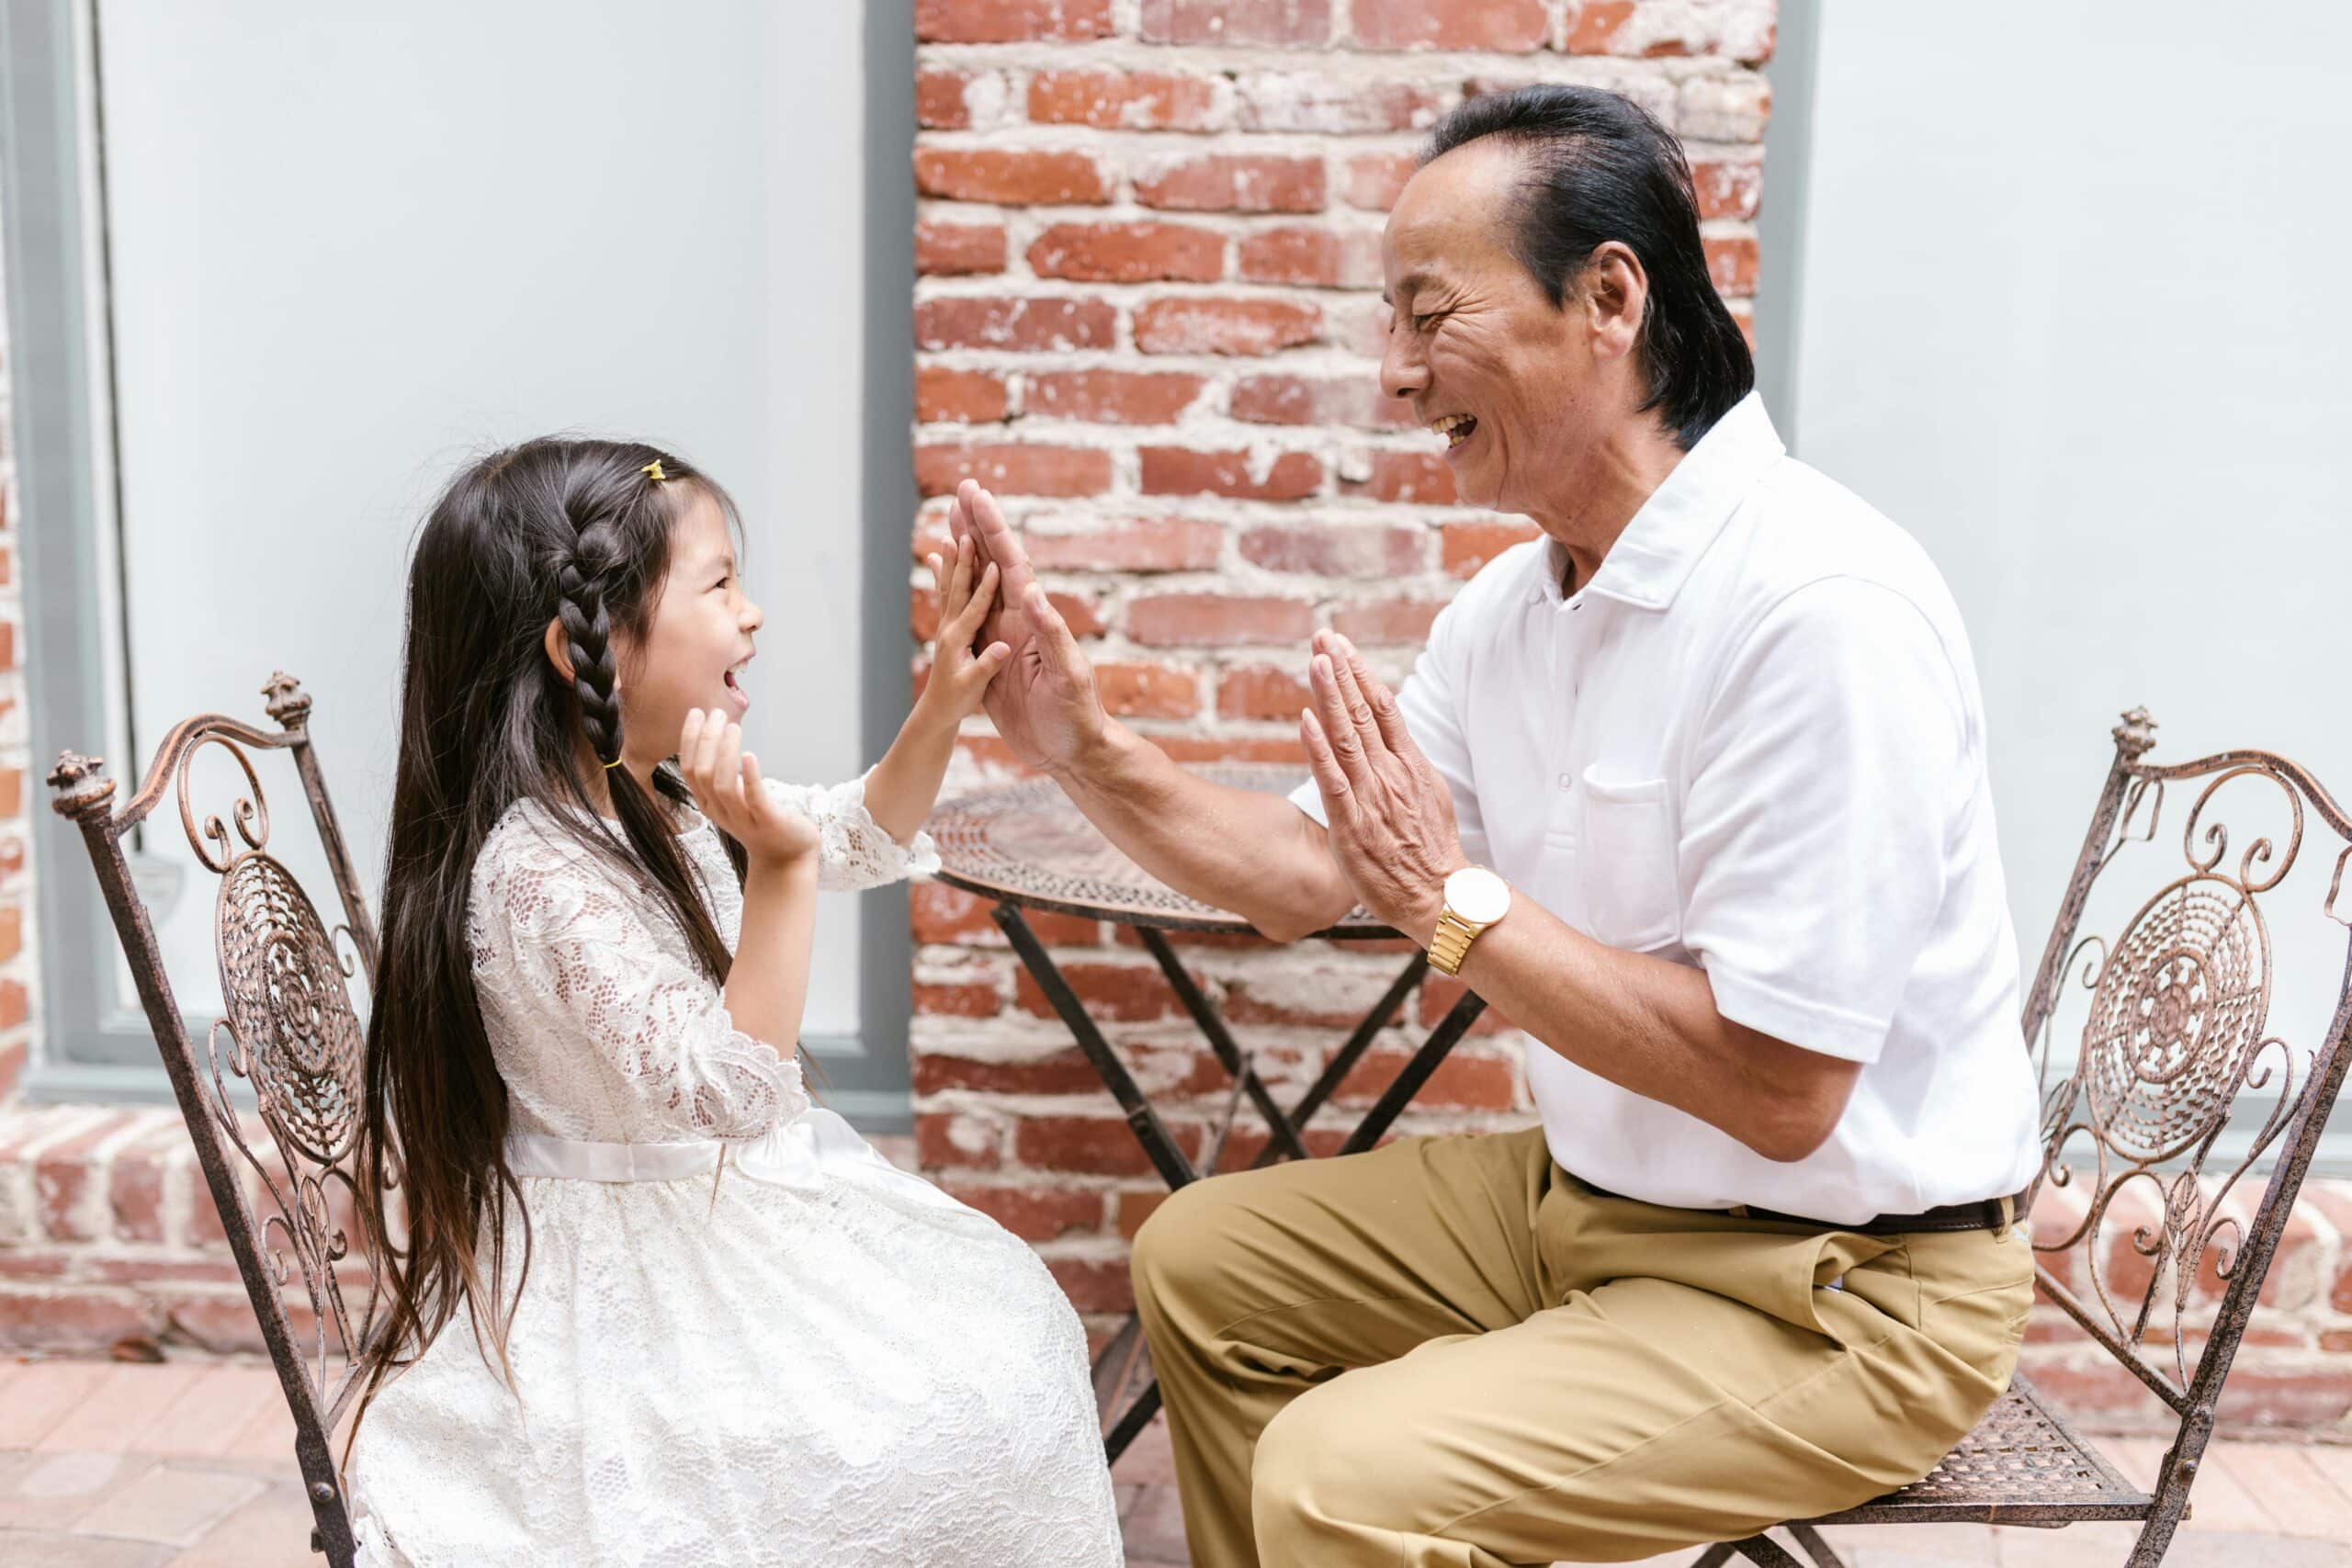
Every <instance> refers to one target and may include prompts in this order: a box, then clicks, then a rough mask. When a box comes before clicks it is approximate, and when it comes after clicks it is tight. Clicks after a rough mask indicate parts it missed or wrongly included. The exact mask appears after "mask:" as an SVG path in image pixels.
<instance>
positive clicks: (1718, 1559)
mask: <svg viewBox="0 0 2352 1568" xmlns="http://www.w3.org/2000/svg"><path fill="white" fill-rule="evenodd" d="M1730 1561H1731V1542H1729V1541H1727V1540H1719V1541H1717V1542H1716V1543H1715V1544H1714V1545H1713V1546H1711V1547H1709V1548H1707V1550H1706V1551H1703V1552H1702V1553H1701V1554H1700V1557H1699V1561H1698V1562H1693V1563H1692V1564H1691V1568H1723V1565H1724V1563H1726V1562H1730Z"/></svg>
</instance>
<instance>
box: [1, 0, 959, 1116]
mask: <svg viewBox="0 0 2352 1568" xmlns="http://www.w3.org/2000/svg"><path fill="white" fill-rule="evenodd" d="M96 3H97V0H0V238H5V246H6V252H5V254H6V269H7V299H6V308H7V321H8V339H7V347H8V354H9V359H10V372H11V374H10V380H11V383H12V385H13V391H14V397H13V407H12V409H11V410H10V418H11V426H12V427H11V431H10V435H11V440H12V451H13V453H14V457H15V465H16V470H17V496H18V503H19V512H20V514H19V516H18V518H17V549H18V555H19V558H20V560H21V563H22V565H21V571H22V581H24V582H25V583H27V584H28V592H26V593H25V595H24V633H25V645H26V646H25V660H26V665H27V685H28V691H27V697H28V703H27V706H28V716H27V717H28V730H29V735H30V743H31V750H32V756H33V758H34V760H35V764H36V765H35V767H34V768H33V769H32V772H33V773H34V774H35V775H36V779H35V781H34V782H35V784H36V787H35V788H33V789H30V790H28V798H27V800H26V815H27V818H28V824H27V826H28V836H29V839H30V845H31V860H32V863H33V865H34V866H35V868H36V874H35V876H34V879H33V888H32V900H31V901H32V909H31V911H30V914H31V919H32V922H33V931H34V943H33V945H34V946H35V947H36V949H37V951H38V964H39V983H40V1007H39V1015H38V1029H37V1043H36V1044H35V1047H34V1051H33V1059H32V1061H31V1062H30V1063H29V1064H28V1067H27V1071H26V1073H25V1076H24V1078H23V1080H22V1083H21V1085H20V1089H21V1092H22V1093H23V1095H24V1096H25V1098H26V1099H27V1100H32V1101H36V1102H57V1101H81V1102H93V1101H94V1102H103V1103H160V1102H164V1101H168V1100H170V1098H171V1089H170V1085H169V1083H168V1081H167V1080H166V1079H165V1077H164V1071H163V1066H162V1064H161V1062H160V1061H159V1060H158V1059H157V1057H156V1053H155V1043H154V1039H153V1035H152V1034H151V1033H150V1032H148V1028H147V1023H146V1020H145V1017H144V1015H143V1014H141V1012H140V1010H139V1009H138V1006H137V1003H136V1001H135V999H134V998H131V997H130V994H129V993H128V991H127V990H126V989H124V988H123V987H121V986H120V985H119V981H118V969H119V965H118V964H117V962H116V945H115V939H114V931H113V927H112V925H111V923H110V922H109V919H108V917H107V912H106V908H105V905H104V903H103V901H102V900H101V899H100V897H99V894H98V888H97V884H96V880H95V879H94V878H92V877H91V876H90V875H89V874H88V869H87V855H86V852H85V850H84V849H83V847H82V844H81V841H80V839H79V837H78V835H77V834H76V833H75V832H74V829H72V827H71V826H70V825H69V824H68V823H66V822H65V821H64V820H63V819H62V818H59V817H58V816H57V815H56V814H55V813H53V812H51V811H50V810H49V809H48V803H47V799H46V795H45V791H44V790H42V789H41V788H40V787H38V775H40V774H41V773H45V772H46V770H47V765H48V762H49V761H50V760H51V759H52V758H54V757H55V756H56V755H57V753H58V752H59V751H61V750H66V749H68V748H71V749H74V750H81V751H85V752H87V751H91V750H104V751H106V752H107V755H108V757H109V761H110V762H111V763H112V766H111V767H110V769H109V771H110V772H111V773H113V774H114V775H115V776H116V777H117V778H118V779H119V780H124V781H135V780H136V778H137V777H138V775H139V773H140V772H141V767H142V766H143V762H144V758H143V756H142V757H140V758H138V759H135V760H131V761H129V762H128V763H126V760H125V758H124V757H119V756H116V755H115V754H114V753H115V752H116V751H117V750H119V749H120V747H121V744H122V741H123V737H122V736H121V735H120V734H119V728H118V727H119V718H118V714H119V708H118V707H117V705H116V703H115V702H114V700H113V699H114V697H115V694H113V693H112V692H110V691H109V689H108V686H109V679H110V677H109V674H108V659H107V647H106V638H107V623H106V617H105V615H104V614H103V609H104V605H105V604H106V600H107V592H108V584H107V581H106V575H107V571H108V570H109V563H108V558H107V552H106V550H105V548H104V545H105V541H104V540H103V539H102V538H101V536H100V527H101V523H100V518H101V516H102V514H107V513H110V512H111V509H102V508H101V506H100V504H99V502H101V500H102V499H104V498H103V497H102V495H101V493H100V491H99V490H98V486H99V485H100V484H101V483H104V482H107V479H105V477H104V476H102V474H101V463H102V461H103V459H104V458H105V457H106V456H107V454H108V453H109V452H110V451H111V441H110V439H108V437H109V436H110V433H108V432H105V431H101V430H99V429H98V428H96V421H97V419H98V418H99V417H100V416H101V411H103V410H104V409H106V408H107V406H108V404H109V402H110V398H108V397H107V396H104V395H102V394H105V393H106V392H107V389H106V388H104V387H102V386H99V385H95V384H94V378H96V377H102V376H103V375H104V374H105V370H104V368H103V367H105V366H107V363H108V361H109V357H110V350H109V351H107V352H106V353H101V354H97V355H94V354H93V353H92V351H91V345H92V344H93V342H94V341H96V340H94V337H93V333H105V332H107V330H108V323H107V314H106V311H107V306H106V301H105V299H103V297H102V291H99V292H100V295H101V297H98V298H93V293H94V290H93V289H92V288H91V287H90V285H89V279H90V277H91V276H92V272H93V269H92V267H91V265H90V264H91V261H92V257H91V256H90V254H89V251H88V247H89V246H90V245H91V244H92V243H93V241H94V239H95V243H96V244H97V245H98V246H99V247H100V252H101V254H100V255H99V256H98V257H97V258H96V259H97V261H98V263H99V268H98V270H99V272H100V273H101V275H102V271H103V262H104V257H103V245H104V235H103V231H102V229H100V228H99V227H98V226H96V225H94V224H92V223H91V221H90V212H89V203H90V200H91V192H92V191H93V190H94V189H96V188H99V186H98V185H97V182H96V181H94V180H93V179H92V178H91V177H90V176H91V174H92V173H93V171H91V170H89V169H88V168H86V167H85V158H86V157H88V156H90V155H91V148H90V146H89V139H88V138H87V137H86V135H85V129H84V121H85V110H90V109H94V108H96V107H99V105H93V104H90V103H88V102H86V101H85V97H86V95H87V94H88V93H89V92H90V90H91V87H92V81H91V78H90V76H89V75H88V74H86V73H85V70H84V67H83V63H82V62H81V60H80V58H79V51H78V49H77V44H76V39H75V30H76V28H77V26H86V27H91V28H92V29H93V30H95V17H94V16H93V12H94V9H95V6H96ZM864 54H865V123H864V126H863V128H862V130H863V144H864V151H865V171H866V173H865V183H866V208H865V243H866V245H867V247H868V248H867V253H866V254H867V260H868V269H869V273H870V276H873V277H874V278H876V280H878V282H879V283H882V284H887V282H888V280H889V279H892V278H899V277H904V278H907V279H910V280H911V279H912V277H913V276H914V207H915V202H914V190H913V186H912V183H911V181H910V179H909V178H908V176H907V174H906V170H907V169H908V167H909V165H910V163H911V161H912V158H913V153H914V18H913V11H912V0H866V6H865V38H864ZM102 102H103V100H102V99H101V100H100V104H102ZM96 172H97V173H99V174H101V175H102V170H100V171H96ZM908 299H910V295H909V294H908V293H906V292H905V291H903V290H902V291H898V292H893V291H892V290H891V289H889V288H887V287H876V288H873V289H870V290H869V291H868V293H867V298H866V302H865V346H866V356H867V368H866V376H865V416H866V417H865V439H864V442H863V443H862V448H861V453H860V463H861V470H862V475H863V481H862V488H863V493H864V501H865V515H866V525H867V532H868V540H867V543H868V547H867V548H866V549H865V552H864V558H865V559H864V566H863V569H862V571H861V581H860V582H859V585H858V591H859V592H860V594H861V595H862V597H863V608H864V610H865V615H864V632H863V635H862V637H861V643H860V648H859V650H858V651H859V660H860V670H861V673H862V680H863V687H864V689H863V693H862V695H861V701H860V707H859V729H860V749H861V750H862V751H863V752H864V753H865V755H867V756H869V757H871V756H878V755H879V754H880V752H881V750H883V748H884V747H886V746H888V743H889V741H890V739H891V738H892V737H893V736H895V735H896V734H897V733H898V728H899V722H900V721H901V720H902V719H903V718H904V717H905V715H906V710H907V705H908V703H909V702H910V698H911V690H912V687H911V671H910V660H909V657H908V655H909V653H910V647H909V642H908V629H907V621H906V592H907V575H906V573H907V555H906V549H907V546H906V540H907V537H908V533H909V530H910V528H911V527H912V525H913V519H914V515H915V507H916V495H915V489H914V476H913V468H912V461H911V457H910V428H911V425H910V421H911V412H912V409H913V403H914V342H913V330H914V329H913V320H912V314H911V312H910V310H909V308H908ZM118 586H119V585H118ZM259 673H260V672H256V682H258V675H259ZM238 695H240V694H223V699H222V705H223V706H224V707H226V708H228V709H229V711H232V712H242V711H243V709H241V708H238V707H235V706H234V705H233V702H234V699H235V698H236V697H237V696H238ZM245 706H246V707H250V708H252V709H253V714H252V715H251V716H253V717H254V718H256V719H258V717H259V703H258V699H254V700H253V701H251V702H248V703H247V704H245ZM325 724H326V733H325V735H324V737H323V739H322V744H323V746H324V747H325V750H326V758H327V762H328V767H329V780H328V782H329V786H330V787H334V785H335V784H336V783H337V782H338V781H337V779H336V778H335V776H334V772H333V759H334V732H333V724H334V719H333V716H331V715H330V716H325ZM144 739H150V740H152V739H153V738H152V737H150V738H144ZM125 787H129V785H128V783H126V784H125ZM363 869H366V868H363ZM857 908H858V918H859V920H860V928H859V938H860V947H859V964H860V975H859V985H858V1002H859V1016H860V1021H861V1022H860V1030H859V1032H858V1034H856V1035H854V1036H851V1035H822V1036H819V1035H811V1036H809V1037H806V1038H805V1040H804V1042H803V1043H805V1044H806V1045H807V1046H808V1047H809V1050H810V1051H811V1053H812V1054H813V1055H815V1056H816V1057H817V1059H818V1061H819V1063H820V1066H822V1067H823V1069H824V1072H825V1074H826V1076H827V1077H828V1079H829V1080H830V1082H829V1086H828V1087H827V1088H826V1089H823V1090H822V1092H823V1094H824V1097H825V1100H826V1103H827V1104H829V1105H830V1106H831V1107H832V1108H833V1109H835V1110H837V1111H841V1112H842V1114H844V1115H846V1116H848V1117H849V1118H850V1119H851V1120H852V1121H854V1122H856V1123H857V1124H858V1125H859V1126H861V1127H863V1128H865V1129H866V1130H868V1131H870V1132H881V1133H898V1132H904V1131H906V1130H907V1129H909V1128H910V1126H911V1125H912V1115H911V1111H910V1103H909V1094H910V1062H909V1053H908V1050H907V1034H908V1024H909V1020H910V1015H911V1010H912V1000H913V998H912V984H911V964H912V939H911V936H910V931H909V925H908V907H907V896H906V890H905V889H904V887H902V886H901V887H896V888H890V889H885V890H882V891H880V892H877V893H872V894H868V895H865V896H864V897H861V898H860V899H859V900H858V904H857ZM196 1027H197V1028H198V1031H199V1032H200V1031H201V1029H202V1028H203V1027H204V1023H203V1021H198V1022H197V1024H196Z"/></svg>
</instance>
